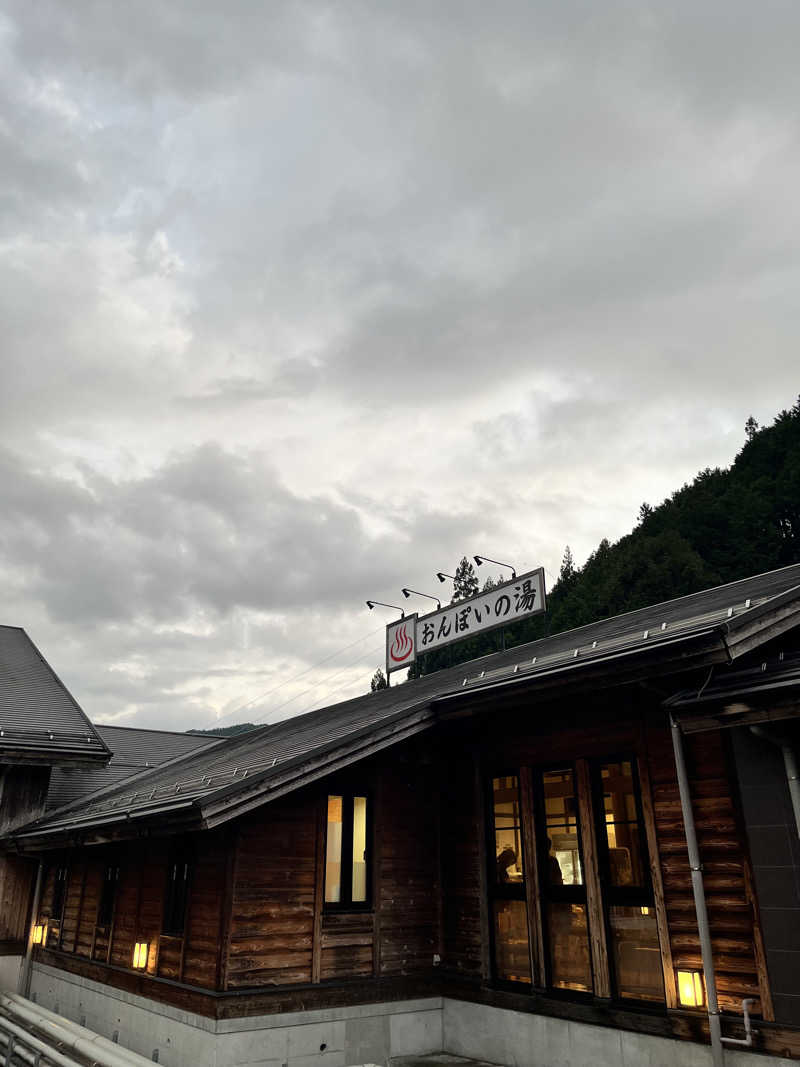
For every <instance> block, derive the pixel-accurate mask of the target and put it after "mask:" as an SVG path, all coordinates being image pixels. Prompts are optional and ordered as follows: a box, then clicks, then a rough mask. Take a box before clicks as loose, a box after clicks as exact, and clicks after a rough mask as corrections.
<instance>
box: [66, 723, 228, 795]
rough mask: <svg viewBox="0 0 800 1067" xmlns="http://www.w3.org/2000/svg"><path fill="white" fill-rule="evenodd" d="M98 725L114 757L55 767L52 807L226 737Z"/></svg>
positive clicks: (105, 787) (104, 787)
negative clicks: (91, 764)
mask: <svg viewBox="0 0 800 1067" xmlns="http://www.w3.org/2000/svg"><path fill="white" fill-rule="evenodd" d="M95 729H96V730H97V733H98V734H99V735H100V737H101V739H102V740H103V741H104V742H105V744H106V745H107V746H108V748H109V749H110V750H111V752H112V756H111V760H110V761H109V762H108V763H107V764H105V766H102V767H91V768H89V767H80V768H78V767H54V768H53V773H52V775H51V776H50V788H49V789H48V791H47V810H48V811H51V810H53V809H54V808H60V807H63V806H64V805H65V804H70V803H72V802H73V801H76V800H79V799H81V798H82V797H87V796H90V795H91V794H93V793H96V792H98V790H101V789H103V790H104V789H108V788H109V787H110V786H112V785H117V784H119V783H120V782H124V781H125V780H126V779H128V778H132V777H135V776H137V775H140V774H142V772H143V771H146V770H149V769H150V768H152V767H160V766H161V765H162V764H164V763H168V762H170V761H171V760H174V759H178V758H179V757H181V756H185V755H187V754H188V753H190V752H198V751H199V750H200V749H202V748H208V747H209V746H211V745H218V744H220V743H221V742H222V743H224V741H223V739H222V738H219V737H214V736H209V735H208V734H186V733H178V732H176V731H172V730H143V729H140V728H138V727H130V726H96V727H95Z"/></svg>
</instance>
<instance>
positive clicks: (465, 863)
mask: <svg viewBox="0 0 800 1067" xmlns="http://www.w3.org/2000/svg"><path fill="white" fill-rule="evenodd" d="M442 778H443V781H442V833H441V842H442V843H441V849H442V864H441V870H442V965H443V967H446V968H448V969H450V970H453V971H456V972H458V973H460V974H464V975H467V976H469V977H472V978H479V977H480V976H481V972H482V954H481V877H480V858H479V835H480V833H482V829H481V824H480V822H479V821H478V820H479V813H478V812H477V810H476V802H475V801H476V797H475V767H474V764H473V760H472V757H471V755H470V753H469V752H467V753H463V752H458V751H457V750H456V752H455V754H454V755H453V756H451V758H450V759H449V760H448V766H447V773H446V775H443V776H442Z"/></svg>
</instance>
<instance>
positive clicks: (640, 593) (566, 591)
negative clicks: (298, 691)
mask: <svg viewBox="0 0 800 1067" xmlns="http://www.w3.org/2000/svg"><path fill="white" fill-rule="evenodd" d="M745 436H746V440H745V443H744V446H743V448H742V450H741V452H740V453H739V454H738V456H737V457H736V460H735V462H734V463H733V465H732V466H731V467H730V468H729V469H727V470H721V469H719V468H715V469H713V470H711V469H706V470H704V471H701V472H700V473H699V474H698V475H697V477H696V478H695V479H694V481H693V482H692V483H691V484H690V485H684V486H683V488H682V489H679V490H678V491H677V492H675V493H673V494H672V496H671V497H669V499H667V500H665V501H664V502H663V503H662V504H659V505H658V506H657V507H652V506H651V505H650V504H646V503H645V504H642V506H641V509H640V512H639V522H638V524H637V526H636V528H635V529H634V530H632V531H631V533H629V534H627V535H626V536H625V537H623V538H621V539H620V540H619V541H617V542H616V543H614V544H610V543H609V542H608V541H607V540H603V541H601V542H600V544H599V545H598V547H597V549H596V550H595V551H594V552H593V553H592V554H591V556H590V557H589V558H588V560H587V561H586V563H585V565H584V566H583V567H581V568H576V567H575V566H574V565H573V563H572V556H571V553H570V551H569V548H567V550H566V552H565V554H564V561H563V563H562V566H561V572H560V575H559V578H558V581H557V582H556V584H555V585H554V586H553V588H552V589H551V590H550V593H549V596H548V610H547V614H546V615H545V616H540V617H537V618H535V619H531V620H530V621H528V622H527V623H519V624H517V625H516V626H509V627H508V628H507V629H506V632H505V644H506V647H507V648H508V647H511V646H512V645H516V644H521V643H523V642H525V641H532V640H535V639H536V638H538V637H543V636H545V635H546V634H552V633H561V632H562V631H564V630H570V629H572V628H573V627H575V626H582V625H583V624H584V623H588V622H592V621H594V620H595V619H602V618H606V617H608V616H611V615H618V614H619V613H620V612H624V611H632V610H633V609H635V608H640V607H645V606H646V605H647V604H655V603H658V602H659V601H662V600H670V599H672V598H673V597H678V596H683V595H684V594H686V593H693V592H696V591H697V590H699V589H705V588H708V587H709V586H713V585H719V584H721V583H723V582H730V581H734V580H735V579H737V578H745V577H747V576H748V575H751V574H759V573H761V572H763V571H769V570H773V569H775V568H776V567H783V566H786V565H787V564H789V563H798V562H800V399H798V402H797V403H796V404H795V405H794V407H793V408H792V409H791V410H790V411H782V412H781V413H780V414H779V415H778V417H777V418H776V420H775V422H774V423H773V425H772V426H768V427H765V428H763V429H760V428H759V427H758V424H757V423H756V422H755V420H753V419H752V418H751V419H748V422H747V425H746V427H745ZM464 563H466V560H464V561H462V564H464ZM468 566H469V565H468ZM473 581H474V576H473ZM476 586H477V583H476ZM459 593H460V588H459V586H458V585H457V587H456V597H455V599H460V598H461V597H460V595H459ZM502 639H503V638H502V635H501V634H499V633H494V634H487V635H485V636H484V637H478V638H473V639H471V640H469V641H465V642H464V643H463V644H462V645H454V646H451V647H450V648H446V649H442V650H440V651H439V652H431V653H428V654H427V655H426V656H424V657H423V658H422V660H421V661H419V662H418V663H417V664H416V668H417V673H418V674H428V673H430V672H431V671H434V670H439V669H440V668H441V667H446V666H449V665H450V664H451V663H459V662H462V661H463V660H466V659H472V658H474V657H475V656H480V655H485V654H486V653H487V652H493V651H495V650H496V649H497V648H499V647H500V642H501V641H502Z"/></svg>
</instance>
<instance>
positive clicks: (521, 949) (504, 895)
mask: <svg viewBox="0 0 800 1067" xmlns="http://www.w3.org/2000/svg"><path fill="white" fill-rule="evenodd" d="M490 812H491V818H490V824H489V827H488V829H489V839H490V855H489V861H490V864H491V871H490V875H489V877H490V881H489V885H490V892H491V896H492V901H491V910H492V945H493V955H494V976H495V978H497V979H498V980H499V981H501V982H526V983H529V982H530V980H531V957H530V942H529V938H528V905H527V902H526V899H525V870H524V866H523V849H522V819H521V811H520V799H519V778H518V776H517V775H516V774H507V775H503V776H502V777H498V778H493V779H492V792H491V808H490Z"/></svg>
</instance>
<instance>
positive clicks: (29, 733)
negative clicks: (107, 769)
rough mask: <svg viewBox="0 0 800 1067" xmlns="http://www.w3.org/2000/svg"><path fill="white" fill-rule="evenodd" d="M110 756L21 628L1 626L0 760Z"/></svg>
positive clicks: (100, 758)
mask: <svg viewBox="0 0 800 1067" xmlns="http://www.w3.org/2000/svg"><path fill="white" fill-rule="evenodd" d="M110 755H111V753H110V752H109V750H108V748H107V747H106V745H105V743H104V741H103V740H102V738H101V737H100V735H99V734H98V732H97V730H96V729H95V728H94V726H92V724H91V723H90V722H89V720H88V718H87V717H86V715H85V714H84V713H83V711H82V710H81V708H80V707H79V705H78V703H77V701H76V700H75V699H74V698H73V696H72V695H71V694H70V692H69V691H68V689H67V688H66V686H65V685H64V683H63V682H62V681H61V680H60V678H59V677H58V676H57V675H56V673H55V671H54V670H53V668H52V667H51V666H50V664H49V663H48V662H47V661H46V660H45V658H44V656H43V655H42V654H41V652H40V651H39V649H38V648H37V647H36V645H34V643H33V641H31V639H30V637H28V635H27V634H26V633H25V631H24V630H23V629H22V628H21V627H19V626H0V759H3V760H7V761H10V762H14V761H28V762H31V761H36V762H40V763H65V762H93V761H97V762H101V763H102V762H105V761H106V760H107V759H108V758H109V756H110Z"/></svg>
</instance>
